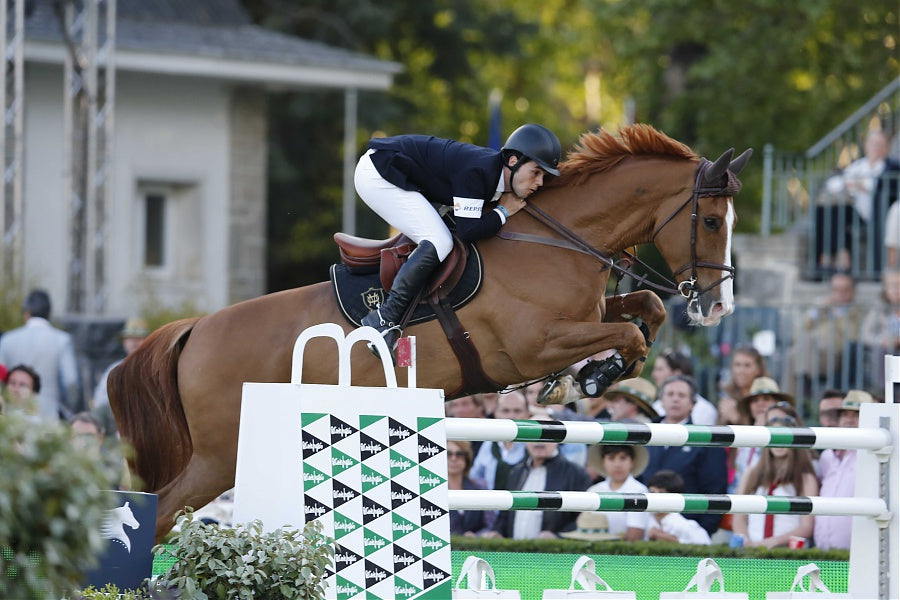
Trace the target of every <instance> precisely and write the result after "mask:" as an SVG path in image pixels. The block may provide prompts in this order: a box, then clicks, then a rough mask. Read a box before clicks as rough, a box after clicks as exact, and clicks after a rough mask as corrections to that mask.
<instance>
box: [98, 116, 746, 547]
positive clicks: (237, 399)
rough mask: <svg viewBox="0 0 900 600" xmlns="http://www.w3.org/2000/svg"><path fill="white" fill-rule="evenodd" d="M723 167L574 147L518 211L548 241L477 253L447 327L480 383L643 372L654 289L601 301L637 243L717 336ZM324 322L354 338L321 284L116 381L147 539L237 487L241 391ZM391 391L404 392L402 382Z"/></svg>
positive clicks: (128, 362)
mask: <svg viewBox="0 0 900 600" xmlns="http://www.w3.org/2000/svg"><path fill="white" fill-rule="evenodd" d="M732 153H733V151H732V150H729V151H728V152H727V153H726V154H724V155H723V156H722V157H721V158H720V159H719V160H718V161H716V163H715V164H714V165H713V164H712V163H711V162H710V161H707V160H706V159H703V158H700V157H698V156H697V155H695V154H694V153H693V152H692V151H691V149H690V148H688V147H687V146H685V145H684V144H682V143H680V142H678V141H675V140H673V139H672V138H669V137H667V136H665V135H664V134H662V133H660V132H658V131H657V130H655V129H653V128H652V127H650V126H647V125H635V126H631V127H626V128H623V129H622V130H620V132H619V135H618V136H614V135H611V134H609V133H607V132H602V131H601V132H598V133H586V134H584V135H582V136H581V139H580V140H579V144H578V145H577V146H576V147H575V148H574V149H573V150H572V151H570V152H569V154H568V156H567V159H566V161H565V162H564V163H563V164H562V165H561V167H560V168H561V171H562V173H561V175H560V177H558V178H556V179H555V180H554V181H553V182H551V183H550V184H548V185H547V186H545V187H544V188H542V189H541V190H540V191H539V192H538V193H536V194H534V196H533V197H532V198H531V199H530V200H529V206H531V207H533V208H536V209H538V210H539V211H540V212H541V213H543V214H546V215H549V216H551V219H552V220H555V221H556V222H557V224H558V225H559V227H554V228H552V229H551V227H550V226H548V225H547V224H546V223H545V222H542V220H539V219H538V218H537V216H536V214H535V213H534V212H530V211H522V212H520V213H518V214H515V215H513V216H512V217H511V218H510V219H509V221H508V222H507V223H506V225H505V226H504V228H503V230H502V231H501V232H502V233H504V234H515V235H519V236H520V238H519V239H512V240H510V239H503V238H501V237H494V238H491V239H487V240H483V241H480V242H478V248H479V250H480V251H481V254H482V258H483V261H484V273H485V281H484V284H483V287H482V289H481V291H480V292H479V294H478V295H477V296H476V297H475V298H474V299H473V300H472V301H471V302H469V303H468V304H467V305H465V306H464V307H463V308H461V309H460V310H459V311H458V315H459V319H460V321H461V322H462V323H463V325H464V326H465V327H466V330H467V331H468V332H470V334H471V340H472V341H473V342H474V344H475V346H476V347H477V349H478V352H479V353H480V355H481V361H482V365H483V368H484V371H485V373H486V374H487V375H488V376H489V377H490V378H491V379H493V380H494V381H495V382H497V383H498V384H500V385H501V386H506V385H513V384H519V383H521V382H525V381H529V380H532V379H537V378H541V377H544V376H546V375H548V374H550V373H555V372H558V371H561V370H563V369H564V368H566V367H568V366H570V365H572V364H574V363H576V362H578V361H580V360H582V359H584V358H586V357H588V356H592V355H594V354H596V353H598V352H600V351H603V350H607V349H616V350H618V352H619V353H620V354H621V356H622V357H623V358H624V360H625V364H626V365H631V366H633V371H632V372H631V374H630V376H636V375H637V374H638V373H640V370H641V367H642V362H641V361H642V360H643V358H644V357H646V355H647V352H648V343H647V340H646V339H645V334H644V333H642V332H641V330H640V329H639V328H638V326H636V325H635V324H634V323H633V322H631V320H633V319H635V318H640V319H642V320H643V322H644V323H645V324H646V325H647V328H648V329H649V333H648V334H647V335H648V337H649V339H653V337H654V336H655V335H656V332H657V330H658V328H659V326H660V325H661V324H662V322H663V320H664V319H665V308H664V306H663V304H662V301H661V300H660V299H659V297H658V296H657V295H656V294H655V293H653V292H651V291H649V290H641V291H638V292H634V293H630V294H625V295H616V296H611V297H610V298H608V299H607V298H604V290H605V289H606V283H607V280H608V278H609V276H610V271H611V269H610V268H609V266H608V263H607V262H606V258H605V257H609V256H612V255H614V254H616V253H618V252H621V251H623V250H624V249H626V248H629V247H631V246H633V245H636V244H643V243H649V242H652V243H655V244H656V246H657V247H658V248H659V250H660V252H661V254H662V256H663V257H664V259H665V260H666V262H667V264H668V266H669V267H670V268H671V269H672V272H673V273H674V274H675V280H676V282H677V283H679V284H681V287H680V290H681V291H682V292H683V293H684V294H685V295H686V296H689V310H688V313H689V316H690V317H691V318H692V319H693V321H694V322H696V323H699V324H702V325H715V324H716V323H717V322H718V321H719V320H720V319H721V318H722V317H723V316H725V315H727V314H729V313H730V312H731V311H732V310H733V304H734V300H733V293H732V277H733V273H734V270H733V268H732V267H731V266H730V264H731V263H730V251H731V235H732V229H733V227H734V224H735V219H736V216H735V211H734V206H733V200H732V196H733V194H734V193H735V192H736V191H737V190H738V189H739V187H740V182H739V181H738V180H737V178H736V174H737V173H738V172H739V171H740V170H741V168H743V166H744V165H745V164H746V160H747V158H749V151H748V152H747V153H745V154H744V155H742V156H741V157H739V158H738V159H735V160H733V161H732ZM560 231H564V232H565V235H566V236H568V237H567V238H565V239H568V240H569V241H562V240H563V238H564V236H563V234H561V233H560ZM522 238H529V239H522ZM572 239H575V240H576V241H575V242H574V243H573V242H572V241H571V240H572ZM535 242H537V243H535ZM324 322H333V323H339V324H341V325H342V326H343V328H344V329H345V331H347V332H350V331H351V330H352V328H353V326H352V325H351V324H350V323H348V322H347V321H346V320H345V319H344V318H343V317H342V316H341V313H340V312H339V310H338V307H337V305H336V302H335V298H334V292H333V291H332V287H331V285H330V283H329V282H323V283H317V284H314V285H310V286H307V287H302V288H297V289H292V290H287V291H282V292H277V293H273V294H269V295H266V296H263V297H260V298H255V299H252V300H248V301H245V302H241V303H239V304H235V305H233V306H230V307H227V308H224V309H222V310H220V311H218V312H216V313H213V314H211V315H208V316H204V317H200V318H193V319H185V320H181V321H177V322H174V323H170V324H168V325H166V326H164V327H162V328H160V329H158V330H157V331H155V332H154V333H153V334H152V335H151V336H149V337H148V338H147V339H146V340H145V342H144V343H143V345H142V346H141V347H140V348H139V349H138V350H137V351H136V352H134V353H132V354H131V355H130V356H129V357H128V358H127V359H125V361H123V362H122V363H121V365H120V366H118V367H117V368H116V369H114V370H113V371H112V373H111V374H110V376H109V384H108V387H109V397H110V403H111V405H112V409H113V412H114V414H115V418H116V421H117V423H118V427H119V431H120V433H121V435H122V437H123V439H124V440H126V441H127V442H128V443H129V444H131V446H132V447H133V450H134V455H133V456H132V457H131V459H130V461H129V464H130V467H131V469H132V472H133V473H135V474H136V475H137V476H138V477H139V478H140V481H141V482H143V486H144V489H146V490H147V491H151V492H154V493H156V494H158V495H159V511H158V515H159V519H158V524H157V538H159V537H160V536H161V535H164V534H165V533H166V532H167V531H168V530H169V529H170V528H171V526H172V517H173V515H174V513H175V512H176V511H178V510H180V509H182V508H183V507H185V506H186V505H189V506H194V507H198V508H199V507H200V506H203V505H205V504H206V503H207V502H209V501H210V500H212V499H214V498H215V497H216V496H217V495H219V494H220V493H221V492H223V491H225V490H227V489H229V488H230V487H232V486H233V485H234V471H235V460H236V453H237V438H238V422H239V416H240V408H241V387H242V385H241V384H242V382H245V381H252V382H288V381H290V375H291V373H290V368H291V352H292V349H293V346H294V341H295V340H296V338H297V336H298V335H299V334H300V332H302V331H303V330H304V329H306V328H307V327H310V326H312V325H315V324H318V323H324ZM406 333H407V334H409V335H415V336H416V338H417V347H418V356H419V361H418V365H419V366H418V382H419V385H420V386H421V387H429V388H441V389H443V390H445V392H446V393H447V394H448V395H449V394H451V393H453V392H454V391H456V390H458V389H459V387H460V385H461V381H462V380H461V377H460V369H459V367H458V363H457V360H456V358H455V356H454V354H453V353H452V351H451V348H450V346H449V344H448V342H447V339H446V337H445V335H444V333H443V331H442V330H441V328H440V325H439V324H438V322H437V321H430V322H427V323H422V324H418V325H415V326H413V327H410V328H409V329H408V330H407V331H406ZM304 356H305V358H304V364H303V375H304V383H325V384H328V383H331V384H334V383H337V362H338V361H337V350H336V348H335V347H334V343H333V342H332V341H330V340H327V339H316V340H312V341H311V342H310V344H309V345H308V346H307V351H306V352H305V355H304ZM352 364H353V369H352V376H353V384H354V385H363V386H377V385H384V374H383V372H382V369H381V366H380V362H378V361H377V359H376V358H374V357H373V356H372V354H370V353H369V351H368V350H367V349H366V348H365V344H357V346H356V348H354V351H353V354H352ZM397 377H398V381H399V382H400V385H403V384H404V382H405V369H398V373H397ZM484 391H486V390H484Z"/></svg>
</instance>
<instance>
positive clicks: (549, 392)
mask: <svg viewBox="0 0 900 600" xmlns="http://www.w3.org/2000/svg"><path fill="white" fill-rule="evenodd" d="M580 398H581V394H579V393H578V390H577V389H576V388H575V378H574V377H572V376H571V375H565V376H563V377H560V378H559V379H553V380H551V381H548V382H547V383H545V384H544V387H542V388H541V391H540V392H538V396H537V403H538V404H539V405H541V406H547V405H550V404H568V403H569V402H575V401H576V400H579V399H580Z"/></svg>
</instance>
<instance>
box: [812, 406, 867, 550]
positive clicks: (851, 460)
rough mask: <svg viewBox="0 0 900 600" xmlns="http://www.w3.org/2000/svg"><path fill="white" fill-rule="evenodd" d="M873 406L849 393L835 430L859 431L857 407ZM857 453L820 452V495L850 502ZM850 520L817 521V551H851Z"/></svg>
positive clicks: (821, 517) (815, 540)
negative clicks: (844, 428) (854, 429)
mask: <svg viewBox="0 0 900 600" xmlns="http://www.w3.org/2000/svg"><path fill="white" fill-rule="evenodd" d="M871 402H875V399H874V398H873V397H872V395H871V394H869V393H867V392H864V391H862V390H850V391H849V392H847V395H846V396H845V397H844V402H843V403H842V404H841V412H840V416H839V418H838V427H859V407H860V405H862V404H867V403H871ZM856 452H857V451H856V450H831V449H828V450H823V451H822V454H821V455H820V456H819V481H820V482H821V484H822V486H821V489H820V490H819V495H820V496H822V497H825V498H851V497H853V495H854V488H855V487H856ZM852 529H853V517H837V516H818V517H816V521H815V526H814V531H813V540H814V542H815V545H816V547H817V548H821V549H822V550H829V549H831V548H841V549H844V550H849V549H850V534H851V532H852Z"/></svg>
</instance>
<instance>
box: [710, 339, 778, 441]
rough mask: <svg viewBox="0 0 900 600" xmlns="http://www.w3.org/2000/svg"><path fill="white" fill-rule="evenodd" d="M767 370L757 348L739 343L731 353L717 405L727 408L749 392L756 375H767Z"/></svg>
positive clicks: (747, 423)
mask: <svg viewBox="0 0 900 600" xmlns="http://www.w3.org/2000/svg"><path fill="white" fill-rule="evenodd" d="M768 376H769V370H768V368H767V366H766V359H765V357H764V356H763V355H762V354H760V353H759V350H757V349H756V348H754V347H753V346H750V345H741V346H738V347H736V348H735V349H734V351H733V352H732V353H731V364H730V366H729V375H728V380H727V381H726V382H725V383H724V384H723V385H722V393H721V395H720V396H719V407H720V410H722V407H723V405H724V407H725V408H724V410H726V411H727V410H729V408H730V406H731V405H733V406H734V407H735V409H736V408H737V403H738V402H739V401H740V399H741V398H743V397H744V396H746V395H747V394H749V393H750V386H751V385H753V380H754V379H756V378H757V377H768ZM749 424H750V423H749V422H742V423H736V425H749Z"/></svg>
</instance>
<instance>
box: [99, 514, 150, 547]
mask: <svg viewBox="0 0 900 600" xmlns="http://www.w3.org/2000/svg"><path fill="white" fill-rule="evenodd" d="M130 504H131V503H130V502H126V503H125V504H124V505H123V506H120V507H118V508H114V509H112V510H109V511H107V513H106V516H105V517H104V518H103V525H102V527H101V529H100V537H101V538H103V539H105V540H112V541H113V542H115V543H119V544H121V545H122V546H124V547H125V549H126V550H128V553H129V554H130V553H131V538H129V537H128V534H127V533H125V525H128V526H129V527H130V528H132V529H137V528H138V527H140V526H141V524H140V523H138V520H137V519H136V518H135V517H134V513H133V512H131V506H130Z"/></svg>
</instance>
